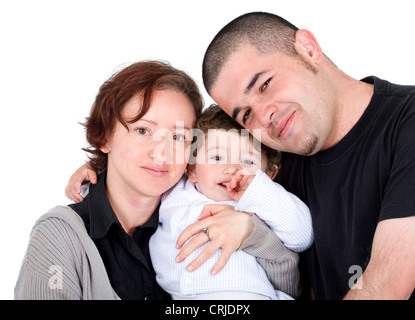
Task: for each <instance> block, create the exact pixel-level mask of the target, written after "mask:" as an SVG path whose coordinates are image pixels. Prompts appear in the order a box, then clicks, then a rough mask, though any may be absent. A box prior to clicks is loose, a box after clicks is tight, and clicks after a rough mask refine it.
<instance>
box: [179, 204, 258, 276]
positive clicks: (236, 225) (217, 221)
mask: <svg viewBox="0 0 415 320" xmlns="http://www.w3.org/2000/svg"><path fill="white" fill-rule="evenodd" d="M204 228H207V229H208V231H209V237H208V236H207V235H206V233H204V232H202V230H203V229H204ZM253 230H254V223H253V222H252V216H251V215H250V214H248V213H245V212H241V211H236V210H235V209H234V208H233V207H231V206H225V205H219V204H211V205H207V206H205V208H204V210H203V212H202V215H201V216H200V217H199V221H198V222H196V223H194V224H192V225H190V226H188V227H187V228H186V229H185V230H184V231H183V232H182V233H181V235H180V236H179V238H178V239H177V245H176V247H177V248H178V249H180V248H182V247H183V245H184V243H185V242H186V241H188V240H189V239H190V238H191V239H190V240H189V242H188V243H186V245H185V246H184V247H183V248H182V249H181V250H180V252H179V254H178V255H177V257H176V262H182V261H183V260H184V259H186V257H187V256H188V255H189V254H190V253H192V252H193V251H195V250H196V249H197V248H199V247H200V246H202V245H204V244H205V243H207V242H209V241H210V243H209V244H208V245H207V246H206V247H205V248H204V249H203V251H202V252H201V253H200V255H199V256H198V257H197V258H196V259H195V260H193V261H192V262H191V263H190V264H189V265H188V266H187V270H188V271H193V270H195V269H197V268H198V267H200V266H201V265H202V264H203V263H204V262H205V261H206V260H207V259H208V258H209V257H211V256H212V255H213V254H214V253H215V252H216V251H217V250H218V249H223V251H222V253H221V255H220V257H219V259H218V261H217V263H216V264H215V265H214V266H213V268H212V270H211V274H216V273H218V272H219V271H220V270H222V268H223V267H224V266H225V264H226V263H227V262H228V260H229V258H230V256H231V255H232V253H233V252H234V251H235V250H237V249H239V247H240V246H241V245H242V244H243V243H244V241H245V240H246V239H247V238H248V237H249V236H250V235H251V234H252V232H253Z"/></svg>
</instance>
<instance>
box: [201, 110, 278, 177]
mask: <svg viewBox="0 0 415 320" xmlns="http://www.w3.org/2000/svg"><path fill="white" fill-rule="evenodd" d="M196 126H197V129H199V130H200V131H199V132H200V133H203V134H204V135H206V134H207V133H208V130H209V129H224V130H231V129H233V130H235V129H236V130H237V131H238V132H239V133H241V132H242V130H244V127H242V126H241V125H240V124H239V123H237V122H236V121H234V120H233V119H232V118H231V117H230V116H229V115H228V114H227V113H226V112H225V111H223V110H222V109H221V108H220V107H219V106H218V105H217V104H211V105H210V106H209V107H208V108H206V109H205V110H203V112H202V115H201V116H199V117H198V119H197V124H196ZM253 139H255V138H253ZM255 140H256V139H255ZM256 141H257V140H256ZM198 143H201V139H200V137H197V141H196V143H195V146H194V151H197V146H198ZM254 145H256V144H254ZM258 145H259V143H258ZM260 145H261V152H263V154H264V155H265V156H266V157H267V168H268V170H271V171H275V169H274V168H273V166H274V165H276V166H277V167H278V169H279V168H280V166H281V152H279V151H277V150H274V149H272V148H270V147H267V146H266V145H264V144H262V143H261V144H260ZM193 156H196V155H195V154H193Z"/></svg>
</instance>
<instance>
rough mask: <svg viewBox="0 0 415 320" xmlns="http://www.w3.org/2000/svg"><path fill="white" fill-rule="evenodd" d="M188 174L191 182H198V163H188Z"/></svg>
mask: <svg viewBox="0 0 415 320" xmlns="http://www.w3.org/2000/svg"><path fill="white" fill-rule="evenodd" d="M187 176H188V178H189V180H190V182H193V183H196V182H197V179H196V165H195V164H188V165H187Z"/></svg>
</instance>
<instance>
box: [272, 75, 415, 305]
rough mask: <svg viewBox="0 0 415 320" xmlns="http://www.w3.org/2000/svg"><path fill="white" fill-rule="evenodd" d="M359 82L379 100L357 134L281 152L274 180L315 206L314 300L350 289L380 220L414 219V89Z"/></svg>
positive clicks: (310, 266) (309, 263) (374, 81)
mask: <svg viewBox="0 0 415 320" xmlns="http://www.w3.org/2000/svg"><path fill="white" fill-rule="evenodd" d="M362 81H364V82H367V83H372V84H374V95H373V97H372V100H371V101H370V103H369V105H368V107H367V108H366V110H365V112H364V114H363V115H362V117H361V118H360V119H359V121H358V122H357V123H356V125H355V126H354V127H353V128H352V130H351V131H350V132H349V133H348V134H347V135H346V136H345V137H344V138H343V139H342V140H341V141H340V142H339V143H338V144H337V145H335V146H334V147H332V148H330V149H328V150H325V151H322V152H319V153H317V154H315V155H314V156H311V157H302V156H297V155H293V154H283V160H282V161H283V162H282V167H281V170H280V172H279V173H278V176H277V178H276V179H277V180H276V181H277V182H279V183H281V184H282V185H283V186H284V187H286V188H287V190H288V191H290V192H292V193H294V194H296V195H297V196H299V197H300V198H301V199H302V200H303V201H304V202H305V203H306V204H308V206H309V207H310V211H311V215H312V219H313V227H314V236H315V243H314V245H313V246H312V248H311V249H310V250H308V251H307V252H306V254H305V257H306V262H307V268H308V271H309V276H310V280H311V285H312V287H313V290H314V294H315V297H316V299H342V298H343V297H344V295H345V294H346V293H347V292H348V291H349V289H350V286H351V285H353V283H354V280H355V279H356V278H358V276H359V275H361V273H362V272H363V271H364V270H365V268H366V266H367V264H368V262H369V259H370V253H371V248H372V241H373V237H374V232H375V229H376V227H377V224H378V222H380V221H382V220H385V219H391V218H399V217H408V216H413V215H415V87H413V86H398V85H395V84H391V83H389V82H386V81H384V80H380V79H378V78H376V77H368V78H366V79H363V80H362ZM414 245H415V244H414ZM413 296H414V295H413Z"/></svg>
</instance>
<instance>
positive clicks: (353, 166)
mask: <svg viewBox="0 0 415 320" xmlns="http://www.w3.org/2000/svg"><path fill="white" fill-rule="evenodd" d="M203 81H204V84H205V87H206V89H207V91H208V92H209V94H210V95H211V96H212V98H213V99H214V100H215V101H216V102H217V103H218V104H219V105H220V106H221V107H222V109H223V110H224V111H225V112H226V113H228V114H229V115H230V116H232V118H234V119H235V120H236V121H237V122H239V123H240V124H241V125H243V126H244V127H245V128H247V129H249V130H250V131H251V132H253V133H255V131H256V132H258V130H255V131H254V130H253V129H261V130H260V132H261V134H260V137H259V136H257V138H259V139H261V141H262V142H263V143H264V144H266V145H268V146H270V147H272V148H274V149H277V150H281V151H283V163H282V168H281V169H280V172H279V174H278V176H277V181H278V182H279V183H281V184H282V185H284V186H285V187H286V188H287V189H288V190H289V191H291V192H293V193H294V194H297V195H298V196H299V197H300V198H301V199H302V200H303V201H305V202H306V203H307V204H308V205H309V207H310V210H311V214H312V218H313V226H314V234H315V244H314V246H313V247H312V249H311V250H310V252H308V253H307V259H306V260H307V265H308V270H309V275H310V279H311V285H312V287H313V290H314V294H315V297H316V298H317V299H341V298H346V299H408V298H410V297H411V295H412V297H414V296H415V295H413V292H414V288H415V246H414V244H415V217H414V215H415V200H414V199H415V197H414V196H413V191H414V190H415V148H414V142H415V87H409V86H407V87H405V86H397V85H394V84H391V83H389V82H386V81H384V80H380V79H378V78H376V77H368V78H366V79H363V80H362V81H358V80H355V79H353V78H351V77H349V76H347V75H346V74H344V73H343V72H342V71H341V70H339V69H338V68H337V67H336V66H335V65H334V64H333V62H331V60H329V59H328V57H326V56H325V55H324V54H323V52H322V49H321V48H320V46H319V44H318V42H317V40H316V38H315V37H314V35H313V34H312V33H311V32H310V31H308V30H299V29H298V28H296V27H295V26H294V25H292V24H291V23H289V22H287V21H286V20H284V19H282V18H280V17H278V16H276V15H272V14H268V13H249V14H246V15H243V16H241V17H239V18H237V19H235V20H233V21H232V22H230V23H229V24H228V25H227V26H225V27H224V28H223V29H222V30H221V31H220V32H219V33H218V34H217V35H216V37H215V38H214V39H213V41H212V43H211V44H210V46H209V48H208V49H207V51H206V55H205V58H204V62H203ZM276 201H278V200H276Z"/></svg>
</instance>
